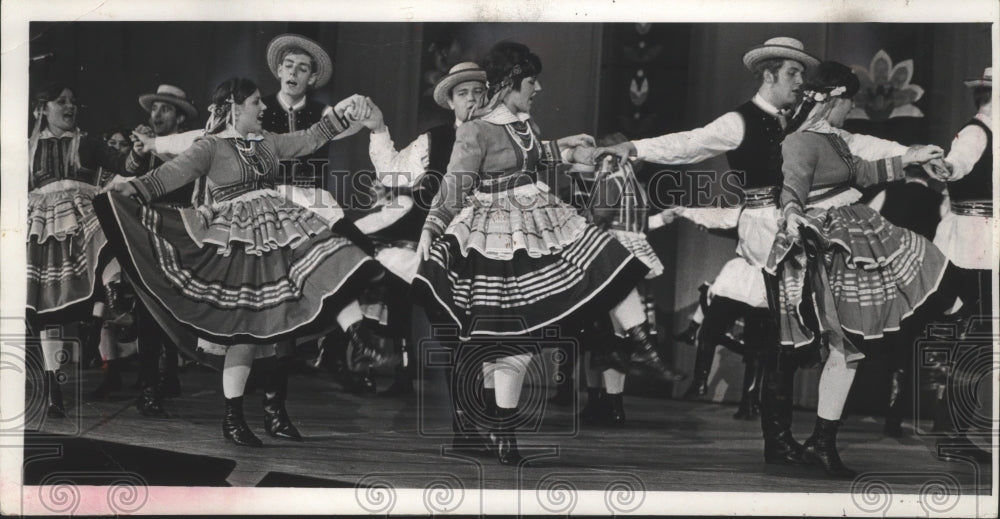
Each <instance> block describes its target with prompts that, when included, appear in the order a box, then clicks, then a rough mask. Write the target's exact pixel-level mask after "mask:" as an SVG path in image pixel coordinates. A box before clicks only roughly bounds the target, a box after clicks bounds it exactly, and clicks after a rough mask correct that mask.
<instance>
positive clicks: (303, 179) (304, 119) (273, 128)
mask: <svg viewBox="0 0 1000 519" xmlns="http://www.w3.org/2000/svg"><path fill="white" fill-rule="evenodd" d="M261 100H262V101H263V102H264V105H265V106H267V109H266V110H264V120H263V121H262V123H261V126H262V127H263V128H264V130H266V131H269V132H271V133H289V132H295V131H299V130H307V129H309V127H310V126H312V125H314V124H316V123H318V122H319V121H320V119H322V118H323V110H325V109H326V105H325V104H324V103H321V102H319V101H315V100H313V99H311V98H309V97H307V98H306V103H305V106H303V107H302V108H300V109H299V110H296V111H294V112H286V111H285V109H284V108H282V106H281V103H279V102H278V94H277V93H275V94H272V95H269V96H267V97H265V98H263V99H261ZM329 148H330V146H329V145H326V146H323V147H321V148H320V149H318V150H316V152H314V153H312V154H310V155H306V156H304V157H299V158H298V159H297V160H290V161H282V172H279V174H278V183H279V184H298V185H312V186H315V187H319V186H320V184H319V179H321V178H322V175H323V170H322V169H321V168H322V165H323V164H325V163H326V161H327V160H329ZM307 162H312V163H314V164H315V168H310V167H309V166H308V165H307ZM289 166H292V169H291V171H289V169H288V167H289ZM289 173H290V174H291V177H289V176H288V175H289Z"/></svg>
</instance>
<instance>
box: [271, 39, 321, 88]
mask: <svg viewBox="0 0 1000 519" xmlns="http://www.w3.org/2000/svg"><path fill="white" fill-rule="evenodd" d="M289 48H295V49H302V50H304V51H305V52H306V53H307V54H309V55H310V56H312V58H313V61H314V62H315V63H316V70H315V72H316V84H315V85H313V86H314V87H315V88H319V87H321V86H323V85H325V84H326V83H327V82H328V81H330V76H331V75H332V74H333V61H331V60H330V55H329V54H327V53H326V51H325V50H323V47H320V46H319V44H318V43H316V42H314V41H312V40H310V39H309V38H306V37H305V36H299V35H298V34H282V35H279V36H275V37H274V39H273V40H271V43H268V44H267V66H268V68H270V69H271V73H272V74H274V77H278V67H279V66H281V58H282V55H283V54H284V53H285V50H286V49H289Z"/></svg>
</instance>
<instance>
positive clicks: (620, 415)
mask: <svg viewBox="0 0 1000 519" xmlns="http://www.w3.org/2000/svg"><path fill="white" fill-rule="evenodd" d="M623 396H624V395H622V394H621V393H618V394H617V395H606V398H607V402H608V412H607V415H605V422H606V423H607V424H609V425H624V424H625V401H624V398H623Z"/></svg>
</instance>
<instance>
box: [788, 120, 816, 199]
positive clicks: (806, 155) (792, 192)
mask: <svg viewBox="0 0 1000 519" xmlns="http://www.w3.org/2000/svg"><path fill="white" fill-rule="evenodd" d="M814 138H815V137H814V136H812V135H807V134H803V133H793V134H790V135H788V136H787V137H785V140H784V141H783V142H782V143H781V157H782V166H781V173H782V174H783V175H784V181H783V183H782V186H781V194H780V195H779V196H778V201H779V204H780V206H781V210H782V214H787V213H788V212H789V211H793V212H798V213H802V210H803V208H804V207H805V205H806V201H807V200H808V199H809V190H810V189H811V188H812V184H813V177H814V176H815V175H816V164H817V162H818V158H819V150H818V147H817V145H816V144H817V143H816V142H810V141H811V140H812V139H814Z"/></svg>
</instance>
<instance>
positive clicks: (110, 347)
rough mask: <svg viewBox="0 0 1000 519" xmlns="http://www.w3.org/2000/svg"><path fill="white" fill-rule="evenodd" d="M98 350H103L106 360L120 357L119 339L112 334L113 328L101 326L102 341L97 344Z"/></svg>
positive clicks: (103, 357) (102, 354)
mask: <svg viewBox="0 0 1000 519" xmlns="http://www.w3.org/2000/svg"><path fill="white" fill-rule="evenodd" d="M97 351H100V352H101V358H102V359H104V360H115V359H117V358H118V341H117V340H116V338H115V337H114V335H112V333H111V328H108V327H107V326H102V327H101V342H100V344H98V345H97Z"/></svg>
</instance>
